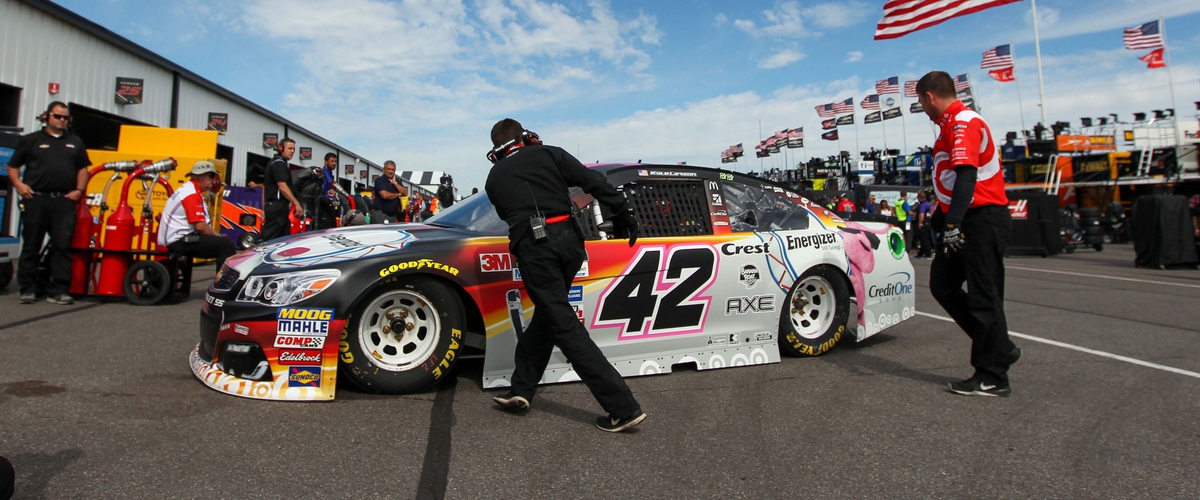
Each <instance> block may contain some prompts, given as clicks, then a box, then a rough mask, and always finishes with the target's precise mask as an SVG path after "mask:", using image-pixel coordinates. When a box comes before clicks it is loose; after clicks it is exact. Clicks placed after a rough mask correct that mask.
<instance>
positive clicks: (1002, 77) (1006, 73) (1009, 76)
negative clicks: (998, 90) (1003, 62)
mask: <svg viewBox="0 0 1200 500" xmlns="http://www.w3.org/2000/svg"><path fill="white" fill-rule="evenodd" d="M988 76H990V77H992V78H995V79H996V81H999V82H1005V83H1007V82H1011V81H1013V80H1016V77H1014V76H1013V69H1012V66H1009V67H1007V68H1004V69H994V70H991V71H988Z"/></svg>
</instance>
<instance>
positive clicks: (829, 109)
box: [817, 104, 837, 118]
mask: <svg viewBox="0 0 1200 500" xmlns="http://www.w3.org/2000/svg"><path fill="white" fill-rule="evenodd" d="M817 116H820V117H821V118H833V117H835V116H837V112H836V111H834V110H833V104H822V105H820V106H817Z"/></svg>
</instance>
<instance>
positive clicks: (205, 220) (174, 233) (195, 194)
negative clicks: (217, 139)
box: [158, 161, 237, 270]
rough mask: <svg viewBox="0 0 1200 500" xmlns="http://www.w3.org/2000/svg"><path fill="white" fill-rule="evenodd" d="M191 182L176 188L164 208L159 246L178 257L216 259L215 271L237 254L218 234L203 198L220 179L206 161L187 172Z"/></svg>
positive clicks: (233, 246)
mask: <svg viewBox="0 0 1200 500" xmlns="http://www.w3.org/2000/svg"><path fill="white" fill-rule="evenodd" d="M187 176H188V177H190V178H191V181H190V182H187V183H185V184H184V185H182V186H179V189H176V190H175V192H174V193H172V194H171V197H170V198H167V202H166V204H165V205H163V211H162V222H161V223H159V225H158V244H159V246H164V247H167V249H168V250H170V251H172V252H175V253H177V254H181V255H186V256H189V257H198V258H202V259H217V269H218V270H219V269H221V266H222V265H223V264H224V263H225V259H228V258H229V257H232V256H233V254H235V253H237V245H235V244H234V243H233V240H231V239H229V238H226V237H224V236H221V235H219V234H217V232H216V231H215V230H214V229H213V227H212V217H211V216H210V215H209V213H208V205H207V204H205V203H204V194H205V193H208V192H209V191H210V190H212V187H213V185H214V184H215V183H216V182H218V179H220V175H219V174H218V173H217V168H216V166H214V165H213V164H212V162H208V161H198V162H196V164H195V165H193V166H192V171H191V172H188V174H187Z"/></svg>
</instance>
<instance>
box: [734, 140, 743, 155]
mask: <svg viewBox="0 0 1200 500" xmlns="http://www.w3.org/2000/svg"><path fill="white" fill-rule="evenodd" d="M731 152H732V153H733V155H734V156H742V155H744V154H746V148H743V147H742V143H740V142H739V143H737V146H734V147H733V149H732V151H731Z"/></svg>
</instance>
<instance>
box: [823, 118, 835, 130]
mask: <svg viewBox="0 0 1200 500" xmlns="http://www.w3.org/2000/svg"><path fill="white" fill-rule="evenodd" d="M835 128H837V120H836V119H834V118H830V119H828V120H823V121H821V130H829V129H835Z"/></svg>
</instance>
